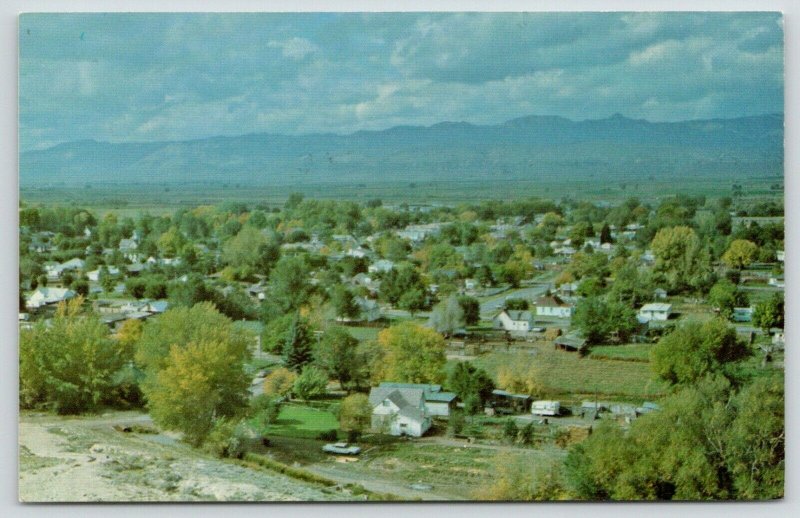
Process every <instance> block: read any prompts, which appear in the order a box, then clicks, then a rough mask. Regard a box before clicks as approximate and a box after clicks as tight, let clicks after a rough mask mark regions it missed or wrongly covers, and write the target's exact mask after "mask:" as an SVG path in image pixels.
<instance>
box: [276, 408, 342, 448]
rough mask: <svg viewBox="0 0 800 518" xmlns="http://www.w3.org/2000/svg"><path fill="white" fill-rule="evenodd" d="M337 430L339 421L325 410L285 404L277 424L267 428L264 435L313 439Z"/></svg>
mask: <svg viewBox="0 0 800 518" xmlns="http://www.w3.org/2000/svg"><path fill="white" fill-rule="evenodd" d="M338 429H339V421H338V420H337V419H336V416H334V415H333V414H332V413H330V412H328V411H327V410H319V409H316V408H312V407H310V406H305V405H299V404H296V403H287V404H285V405H283V407H281V413H280V414H279V415H278V420H277V422H275V424H272V425H270V426H269V427H268V428H267V430H266V434H267V436H270V435H282V436H287V437H304V438H308V439H314V438H316V437H317V435H319V434H320V433H321V432H327V431H328V430H338Z"/></svg>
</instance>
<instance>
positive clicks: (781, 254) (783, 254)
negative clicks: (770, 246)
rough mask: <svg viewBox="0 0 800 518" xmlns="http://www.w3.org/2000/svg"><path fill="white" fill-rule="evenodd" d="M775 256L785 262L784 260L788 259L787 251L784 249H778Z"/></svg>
mask: <svg viewBox="0 0 800 518" xmlns="http://www.w3.org/2000/svg"><path fill="white" fill-rule="evenodd" d="M775 258H776V259H777V260H778V261H780V262H784V260H785V259H786V252H784V251H783V250H776V251H775Z"/></svg>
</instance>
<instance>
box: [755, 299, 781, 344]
mask: <svg viewBox="0 0 800 518" xmlns="http://www.w3.org/2000/svg"><path fill="white" fill-rule="evenodd" d="M783 306H784V302H783V293H775V294H773V295H772V297H770V298H768V299H767V300H764V301H762V302H760V303H758V304H757V305H756V309H755V311H753V323H754V324H755V325H757V326H758V327H760V328H761V329H763V330H764V332H765V333H766V334H769V331H770V329H772V328H773V327H780V328H783V319H784V309H783Z"/></svg>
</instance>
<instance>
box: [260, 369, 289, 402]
mask: <svg viewBox="0 0 800 518" xmlns="http://www.w3.org/2000/svg"><path fill="white" fill-rule="evenodd" d="M296 379H297V374H295V373H294V372H292V371H290V370H289V369H287V368H285V367H281V368H279V369H275V370H274V371H272V372H270V373H269V375H268V376H267V377H266V379H265V380H264V394H266V395H268V396H288V395H289V394H291V393H292V387H293V386H294V382H295V380H296Z"/></svg>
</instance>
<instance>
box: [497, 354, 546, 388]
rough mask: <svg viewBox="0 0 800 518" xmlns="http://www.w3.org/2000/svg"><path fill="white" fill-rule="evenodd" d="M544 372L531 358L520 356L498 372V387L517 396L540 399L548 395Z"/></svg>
mask: <svg viewBox="0 0 800 518" xmlns="http://www.w3.org/2000/svg"><path fill="white" fill-rule="evenodd" d="M543 380H544V376H543V373H542V371H541V370H540V369H539V368H538V367H537V365H536V364H534V363H531V362H530V358H529V357H526V356H525V355H522V354H519V355H517V357H516V358H514V361H512V362H509V363H508V364H506V365H504V366H502V367H500V368H499V369H498V371H497V386H498V387H500V388H502V389H504V390H507V391H509V392H513V393H516V394H528V395H530V396H533V397H540V396H543V395H544V394H546V393H547V388H546V386H545V384H544V381H543Z"/></svg>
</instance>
